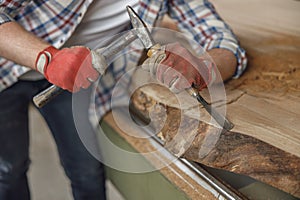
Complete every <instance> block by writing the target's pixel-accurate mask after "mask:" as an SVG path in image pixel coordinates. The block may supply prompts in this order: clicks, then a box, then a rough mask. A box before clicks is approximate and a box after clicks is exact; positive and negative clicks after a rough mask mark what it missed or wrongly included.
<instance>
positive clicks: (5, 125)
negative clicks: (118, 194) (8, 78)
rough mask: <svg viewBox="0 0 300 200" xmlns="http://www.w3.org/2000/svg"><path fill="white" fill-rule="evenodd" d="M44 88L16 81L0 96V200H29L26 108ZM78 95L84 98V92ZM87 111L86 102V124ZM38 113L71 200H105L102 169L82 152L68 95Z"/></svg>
mask: <svg viewBox="0 0 300 200" xmlns="http://www.w3.org/2000/svg"><path fill="white" fill-rule="evenodd" d="M48 86H49V83H48V82H47V81H46V80H40V81H19V82H18V83H16V84H14V85H13V86H12V87H10V88H8V89H6V90H4V91H2V92H1V93H0V126H1V129H0V199H1V200H28V199H30V194H29V188H28V182H27V176H26V173H27V170H28V168H29V165H30V159H29V131H28V106H29V103H30V102H31V101H32V97H33V96H34V95H35V94H36V93H38V92H39V91H41V90H43V89H44V88H46V87H48ZM82 93H83V95H85V94H84V93H88V91H83V92H82ZM87 108H88V101H86V102H85V103H83V104H82V108H81V109H82V110H85V111H86V112H84V113H82V119H83V120H86V123H88V115H87ZM39 111H40V113H41V114H42V116H43V117H44V119H45V120H46V122H47V124H48V126H49V128H50V130H51V132H52V135H53V137H54V140H55V142H56V145H57V149H58V152H59V156H60V161H61V164H62V166H63V168H64V170H65V173H66V175H67V176H68V178H69V179H70V182H71V187H72V192H73V196H74V199H77V200H79V199H80V200H81V199H84V200H86V199H87V200H93V199H97V200H100V199H105V175H104V167H103V164H102V163H101V162H98V161H97V159H95V158H94V157H93V156H92V155H91V154H90V153H89V152H88V151H87V150H86V148H85V147H84V145H83V144H82V142H81V140H80V138H79V136H78V134H77V131H76V128H75V125H74V120H73V115H72V94H71V93H69V92H63V93H62V94H60V95H59V96H57V97H56V98H55V99H54V100H53V101H51V102H50V103H48V104H47V105H46V106H44V107H43V108H41V109H39ZM92 132H93V129H92V128H90V130H87V134H90V135H92V134H94V133H92ZM94 141H95V140H94ZM95 143H96V142H95ZM95 146H96V145H95ZM54 176H55V174H54ZM45 181H47V180H45Z"/></svg>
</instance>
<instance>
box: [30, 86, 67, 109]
mask: <svg viewBox="0 0 300 200" xmlns="http://www.w3.org/2000/svg"><path fill="white" fill-rule="evenodd" d="M63 91H64V90H63V89H61V88H60V87H57V86H56V85H51V86H50V87H48V88H47V89H45V90H43V91H42V92H40V93H38V94H37V95H35V96H34V97H33V102H34V104H35V105H36V106H37V107H38V108H41V107H43V106H44V105H46V104H47V103H48V102H49V101H51V100H52V99H53V98H55V97H56V96H57V95H59V94H60V93H62V92H63Z"/></svg>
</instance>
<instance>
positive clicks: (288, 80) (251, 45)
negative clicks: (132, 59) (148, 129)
mask: <svg viewBox="0 0 300 200" xmlns="http://www.w3.org/2000/svg"><path fill="white" fill-rule="evenodd" d="M213 2H215V3H216V7H217V9H218V10H219V11H221V14H224V15H225V19H226V20H227V19H228V21H229V22H230V23H229V24H230V25H232V26H233V28H234V31H235V32H236V33H238V37H239V39H240V42H241V45H242V46H243V47H244V48H245V49H246V51H247V55H248V59H249V64H248V68H247V70H246V72H245V73H244V75H243V76H242V77H241V78H239V79H236V80H231V81H229V82H227V83H226V96H227V99H226V100H223V101H221V100H220V101H219V105H217V107H218V109H220V110H222V109H223V110H224V109H225V110H226V114H227V116H228V118H229V119H230V120H231V121H232V122H233V123H234V124H235V127H234V129H233V130H232V131H231V132H224V133H222V134H221V136H220V139H219V140H218V142H217V143H216V144H215V145H213V146H210V147H209V148H208V150H207V152H209V153H208V154H207V155H205V154H203V155H202V154H199V148H200V147H201V144H203V141H204V138H205V136H206V135H207V134H213V132H214V130H215V128H214V126H211V125H212V124H210V122H211V121H210V116H209V115H208V114H207V112H206V111H205V110H204V109H203V108H202V107H201V106H200V107H199V108H196V107H197V106H196V104H197V102H195V100H194V99H192V98H190V97H188V96H187V95H186V94H180V95H179V96H180V99H184V100H183V101H182V102H181V103H178V96H177V97H174V96H172V95H171V94H170V93H168V92H167V91H166V89H165V88H162V87H160V86H158V85H147V86H143V87H142V88H140V89H139V90H137V91H136V93H135V94H134V95H133V96H132V103H133V106H134V107H135V109H137V110H138V111H139V114H141V115H142V116H143V117H146V118H147V117H148V118H149V112H150V113H151V114H150V116H152V117H151V119H152V121H156V122H157V124H158V125H157V128H158V129H159V128H161V132H162V135H163V137H164V139H165V140H166V142H168V141H170V140H171V139H172V138H173V137H174V135H175V134H176V133H177V130H178V123H179V121H180V120H185V121H186V122H187V124H188V123H191V124H195V121H196V123H197V122H198V124H199V126H185V130H186V133H190V134H191V133H195V131H196V132H197V135H196V136H195V139H194V141H193V143H192V145H191V146H190V148H189V149H187V151H186V152H185V154H184V155H183V156H184V157H185V158H187V159H190V160H193V161H196V162H199V163H202V164H205V165H208V166H211V167H215V168H221V169H225V170H228V171H231V172H235V173H240V174H244V175H248V176H250V177H253V178H255V179H257V180H259V181H262V182H264V183H267V184H269V185H272V186H274V187H276V188H278V189H281V190H283V191H285V192H288V193H290V194H292V195H294V196H296V197H300V123H298V121H299V119H300V57H299V55H300V37H299V35H300V30H299V27H300V26H295V23H296V24H297V23H299V22H297V21H292V22H289V23H283V22H286V21H289V20H290V19H294V20H295V15H299V12H295V8H297V6H299V5H300V4H299V3H298V2H296V1H293V2H292V1H288V3H287V4H286V5H288V6H286V5H281V3H280V2H279V1H278V0H276V1H275V2H274V3H273V4H272V6H274V8H276V9H275V10H272V9H271V10H272V11H270V12H269V13H267V15H268V17H267V18H264V16H265V15H266V13H264V12H263V8H264V7H268V5H269V4H268V3H266V1H263V2H261V3H257V4H256V8H257V7H259V6H262V7H261V8H262V10H260V11H261V12H259V13H258V14H257V15H252V16H250V15H249V13H248V14H247V13H244V12H241V11H242V10H243V9H241V10H239V9H238V8H239V7H234V6H232V7H230V6H227V7H226V6H225V7H224V9H225V8H227V9H228V10H230V11H228V10H224V9H223V10H222V8H223V7H222V6H223V4H225V3H222V2H219V1H213ZM230 2H231V3H234V2H235V3H237V1H235V0H230V1H229V5H231V4H230ZM226 3H228V2H226ZM285 3H286V2H285ZM244 4H245V3H244ZM238 5H239V6H240V7H241V6H242V5H243V3H239V4H238ZM278 5H281V6H282V8H280V7H278ZM254 8H255V6H254V7H253V6H252V7H251V9H254ZM287 8H289V9H287ZM251 9H249V11H247V12H251V13H252V12H253V10H251ZM278 10H281V12H279V13H286V15H283V14H282V15H280V17H281V18H280V19H277V18H278V16H277V15H275V14H276V13H278V12H277V11H278ZM236 11H237V12H238V14H237V15H241V16H244V17H241V19H238V18H237V17H236V16H237V15H230V13H231V14H232V13H233V12H236ZM275 11H276V12H275ZM291 13H292V14H293V13H294V15H291ZM235 14H236V13H235ZM224 15H222V16H224ZM242 19H244V21H243V20H242ZM258 19H259V20H260V21H259V20H258ZM261 19H266V20H261ZM255 20H256V21H255ZM254 22H256V23H254ZM276 22H278V23H279V25H278V26H276ZM281 30H282V31H281ZM142 77H145V76H142ZM202 94H203V96H204V97H205V98H207V99H209V95H208V93H207V92H205V91H204V92H203V93H202ZM213 103H214V102H213ZM216 103H217V102H216ZM217 104H218V103H217ZM162 111H163V113H167V115H166V116H165V115H164V114H162V113H161V112H162ZM182 113H184V117H182V116H183V115H182ZM199 113H200V115H199ZM199 116H201V117H199ZM209 124H210V125H209ZM215 131H216V132H217V130H215ZM207 152H206V153H207Z"/></svg>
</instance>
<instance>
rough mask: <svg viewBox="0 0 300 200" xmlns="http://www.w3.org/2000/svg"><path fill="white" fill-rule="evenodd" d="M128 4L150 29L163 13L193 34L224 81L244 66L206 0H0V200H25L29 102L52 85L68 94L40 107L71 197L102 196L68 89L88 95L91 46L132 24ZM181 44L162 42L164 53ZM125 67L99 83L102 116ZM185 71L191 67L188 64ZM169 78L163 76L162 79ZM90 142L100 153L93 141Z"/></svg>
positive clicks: (198, 81)
mask: <svg viewBox="0 0 300 200" xmlns="http://www.w3.org/2000/svg"><path fill="white" fill-rule="evenodd" d="M91 4H92V5H91ZM126 5H131V6H132V7H134V8H135V9H139V13H140V16H141V17H142V19H143V20H145V21H146V23H147V24H148V25H150V26H154V25H156V24H158V22H159V21H160V19H162V17H163V15H164V14H166V13H167V12H168V14H169V15H170V16H171V17H172V18H173V19H175V20H176V22H177V24H178V27H179V29H180V30H181V31H184V32H187V33H188V34H191V35H192V36H193V38H194V39H195V41H197V42H198V43H199V45H202V46H203V47H204V48H206V49H207V50H208V52H209V54H210V55H211V56H212V58H213V59H214V61H215V63H216V64H217V66H218V68H219V71H220V73H221V75H222V77H223V79H224V80H226V79H229V78H231V77H239V76H240V75H241V74H242V72H243V70H244V69H245V66H246V58H245V52H244V50H243V49H241V48H240V47H239V45H238V42H237V40H236V38H235V36H234V35H233V33H232V32H231V30H230V29H229V27H228V26H227V25H226V24H225V23H224V22H223V21H222V20H221V18H220V17H219V16H218V15H217V13H216V11H215V10H214V7H213V6H212V5H211V4H210V3H209V2H207V1H206V0H203V1H195V0H194V1H192V0H173V1H163V0H158V1H149V0H148V1H147V0H142V1H140V2H138V1H137V0H124V1H117V0H110V1H108V0H107V1H106V0H103V1H95V2H93V3H92V1H91V0H89V1H83V0H77V1H70V0H64V1H17V0H15V1H14V0H10V1H8V0H4V1H1V3H0V34H1V37H0V56H1V57H2V58H1V59H0V66H1V68H0V91H1V93H0V110H1V112H0V125H1V132H0V199H1V200H5V199H24V200H26V199H30V194H29V188H28V182H27V176H26V173H27V170H28V168H29V164H30V159H29V133H28V105H29V104H30V102H31V100H32V97H33V96H34V95H35V94H37V93H38V92H39V91H41V90H43V89H45V88H47V87H48V86H49V83H52V84H55V85H57V86H59V87H61V88H64V89H65V90H66V91H65V92H64V93H63V94H61V95H59V96H58V97H56V98H55V99H54V100H53V101H52V102H50V103H49V104H48V105H46V106H45V107H43V108H41V109H39V111H40V113H41V114H42V115H43V117H44V118H45V120H46V122H47V124H48V126H49V128H50V130H51V132H52V134H53V137H54V139H55V142H56V145H57V148H58V152H59V156H60V161H61V164H62V166H63V167H64V170H65V172H66V175H67V176H68V177H69V179H70V181H71V187H72V192H73V196H74V199H89V200H92V199H105V186H104V183H105V182H104V181H105V177H104V172H103V165H102V164H101V163H100V162H98V161H97V160H96V159H95V158H94V157H93V156H91V155H90V154H89V152H88V151H87V150H86V148H85V147H84V145H83V144H82V142H81V141H80V138H79V137H78V134H77V131H76V128H75V125H74V120H73V116H72V105H71V101H72V95H71V93H70V92H77V93H76V94H78V95H80V94H82V95H83V96H85V95H86V94H89V93H90V92H91V91H90V90H89V89H87V90H81V89H82V88H89V86H90V85H91V83H92V82H94V81H95V80H96V79H97V78H98V77H99V74H98V72H97V71H96V70H95V69H94V68H93V67H92V66H93V64H92V58H91V55H90V50H89V49H93V48H95V44H98V43H100V41H101V40H103V39H104V38H105V36H107V35H114V34H117V33H119V32H122V31H124V30H126V29H128V28H129V18H128V16H127V13H126V9H125V6H126ZM78 45H81V46H78ZM174 45H175V47H174ZM178 45H179V44H173V45H169V46H168V45H167V46H166V51H168V50H170V51H171V49H172V48H177V47H178ZM87 47H88V48H87ZM178 48H180V49H181V50H183V51H186V50H185V49H183V48H182V47H178ZM167 53H168V52H167ZM173 57H174V55H171V54H170V53H169V54H168V56H167V58H166V59H164V60H163V61H162V62H163V63H164V64H165V65H169V64H168V63H169V61H170V59H173ZM175 58H176V56H175ZM176 59H177V58H176ZM195 59H196V58H195ZM179 60H180V58H179ZM178 63H181V65H180V64H178V65H176V67H177V68H176V70H179V71H180V68H181V67H183V69H186V62H185V61H182V59H181V62H178ZM125 66H126V65H114V67H111V68H109V69H108V71H107V73H106V75H105V77H104V78H102V79H101V80H100V82H99V86H98V89H97V91H98V93H99V94H98V95H97V99H96V102H98V103H99V105H97V108H98V112H99V113H100V115H101V116H102V115H104V114H105V113H106V112H107V111H109V110H110V96H111V90H112V88H113V87H114V81H111V80H117V79H118V78H119V77H120V76H121V75H122V73H123V72H124V71H125ZM199 66H201V64H200V65H199ZM150 67H151V66H150ZM170 67H173V64H172V65H170ZM208 70H210V69H208ZM37 71H38V72H39V73H37ZM184 71H186V72H188V71H189V69H187V70H184ZM158 74H159V73H158ZM192 74H193V76H192V77H188V78H189V79H191V82H194V83H195V85H196V86H197V87H198V88H199V89H200V88H202V86H204V85H203V80H202V78H201V76H200V74H199V73H192ZM207 74H210V73H207ZM185 75H186V74H183V77H185ZM76 77H77V78H76ZM45 78H46V79H45ZM167 79H168V78H167V77H163V78H161V80H160V81H162V82H164V81H165V80H167ZM208 79H209V78H208ZM107 80H110V81H107ZM164 83H165V84H168V83H167V82H164ZM205 84H206V83H205ZM176 87H179V86H178V85H177V86H176ZM184 87H186V86H184ZM177 89H180V88H177ZM67 90H68V91H67ZM79 90H80V91H79ZM78 91H79V92H78ZM88 106H89V102H85V103H83V104H82V109H81V110H84V111H87V109H88ZM87 115H88V113H87V112H86V113H84V114H83V116H82V119H83V120H86V122H85V123H87V124H88V123H89V122H88V117H87ZM92 130H93V129H92V128H90V129H89V127H87V130H86V132H87V134H90V135H91V137H90V139H91V140H92V141H94V140H93V133H92V132H93V131H92ZM94 145H95V147H94V148H95V149H96V151H97V145H96V144H94ZM45 181H47V180H45Z"/></svg>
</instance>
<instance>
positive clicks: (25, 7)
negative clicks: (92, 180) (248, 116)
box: [0, 0, 247, 115]
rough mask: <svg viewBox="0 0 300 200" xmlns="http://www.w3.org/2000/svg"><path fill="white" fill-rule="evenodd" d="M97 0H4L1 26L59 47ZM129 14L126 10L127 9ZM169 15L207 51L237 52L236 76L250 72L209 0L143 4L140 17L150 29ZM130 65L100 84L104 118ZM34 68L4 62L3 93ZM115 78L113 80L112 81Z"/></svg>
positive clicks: (0, 70) (146, 0) (0, 69)
mask: <svg viewBox="0 0 300 200" xmlns="http://www.w3.org/2000/svg"><path fill="white" fill-rule="evenodd" d="M91 3H92V0H86V1H84V0H74V1H72V0H63V1H51V0H39V1H30V0H19V1H18V0H3V1H0V25H1V24H3V23H6V22H10V21H17V22H18V23H19V24H21V25H22V26H23V27H24V28H25V29H26V30H28V31H30V32H32V33H33V34H35V35H36V36H38V37H40V38H42V39H44V40H45V41H47V42H49V43H51V44H52V45H53V46H55V47H57V48H59V47H61V46H62V45H63V44H64V42H65V41H66V40H67V39H68V38H69V37H70V36H71V35H72V33H73V32H74V30H75V28H76V27H77V25H78V24H79V23H80V21H81V19H82V17H83V16H84V14H85V13H86V11H87V9H88V6H89V5H90V4H91ZM124 11H125V8H124ZM166 13H168V14H169V16H170V17H171V18H172V19H174V20H175V21H176V22H177V24H178V27H179V29H180V30H181V31H182V32H184V33H185V34H186V35H188V36H189V37H190V38H193V39H194V40H195V41H196V42H197V43H198V44H199V45H201V46H202V47H204V48H205V49H206V50H209V49H212V48H225V49H228V50H230V51H232V52H233V53H234V54H235V56H236V58H237V60H238V66H237V69H236V73H235V76H234V77H235V78H237V77H239V76H240V75H241V74H242V72H243V71H244V70H245V68H246V63H247V60H246V55H245V51H244V50H243V49H242V48H241V47H240V46H239V44H238V41H237V39H236V37H235V35H234V34H233V32H232V31H231V29H230V28H229V27H228V25H227V24H226V23H225V22H224V21H222V19H221V18H220V17H219V15H218V14H217V13H216V11H215V8H214V7H213V5H212V4H211V3H209V2H208V1H207V0H140V5H139V15H140V16H141V18H142V19H143V20H144V21H145V22H146V23H147V24H148V25H149V26H155V24H156V22H158V21H159V20H160V19H162V17H163V16H164V15H165V14H166ZM125 66H126V63H124V64H123V65H119V67H111V68H109V70H108V72H107V73H109V74H111V75H108V76H110V78H107V79H102V80H100V84H99V87H98V88H97V92H98V95H97V96H96V101H95V103H96V104H97V105H98V104H99V105H101V106H100V107H99V113H100V115H103V114H104V113H105V112H106V111H107V110H109V109H110V101H109V100H110V96H111V92H112V89H113V87H114V82H115V81H112V80H117V79H118V78H119V77H120V76H121V75H122V74H123V73H124V72H125V71H126V70H125V68H126V67H125ZM28 70H29V69H28V68H25V67H22V66H19V65H17V64H15V63H13V62H11V61H8V60H5V59H3V58H0V91H2V90H4V89H5V88H7V87H9V86H11V85H12V84H14V83H15V82H17V81H18V77H20V76H21V75H22V74H24V73H25V72H27V71H28ZM107 80H109V81H107Z"/></svg>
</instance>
